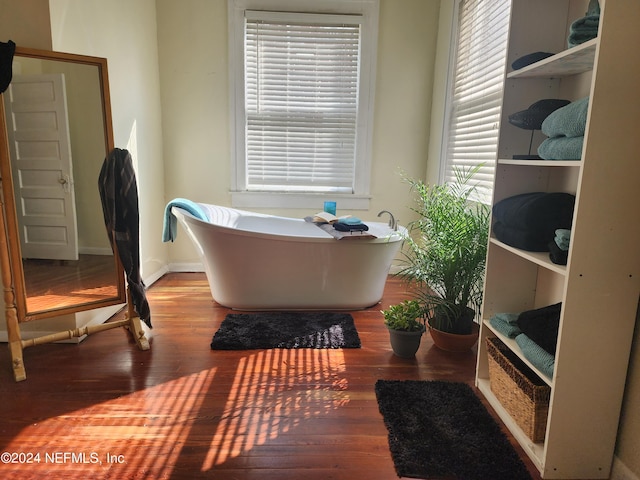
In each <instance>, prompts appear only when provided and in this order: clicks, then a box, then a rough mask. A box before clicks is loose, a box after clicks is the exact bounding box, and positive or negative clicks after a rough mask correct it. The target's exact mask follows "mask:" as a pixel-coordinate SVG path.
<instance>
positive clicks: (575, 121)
mask: <svg viewBox="0 0 640 480" xmlns="http://www.w3.org/2000/svg"><path fill="white" fill-rule="evenodd" d="M588 109H589V97H584V98H581V99H580V100H576V101H575V102H571V103H570V104H569V105H565V106H564V107H561V108H559V109H557V110H555V111H553V112H552V113H551V114H550V115H549V116H548V117H547V118H545V119H544V121H543V122H542V133H544V134H545V135H546V136H547V137H579V136H582V135H584V132H585V130H586V127H587V111H588ZM578 158H580V157H578Z"/></svg>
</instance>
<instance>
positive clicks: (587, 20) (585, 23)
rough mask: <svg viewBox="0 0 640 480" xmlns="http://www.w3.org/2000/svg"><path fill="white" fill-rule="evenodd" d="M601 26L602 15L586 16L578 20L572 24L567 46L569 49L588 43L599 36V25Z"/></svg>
mask: <svg viewBox="0 0 640 480" xmlns="http://www.w3.org/2000/svg"><path fill="white" fill-rule="evenodd" d="M599 24H600V14H597V15H586V16H584V17H582V18H579V19H577V20H576V21H575V22H573V23H572V24H571V28H570V29H569V37H568V38H567V45H568V47H569V48H572V47H575V46H577V45H580V44H581V43H584V42H587V41H589V40H591V39H592V38H596V37H597V36H598V25H599Z"/></svg>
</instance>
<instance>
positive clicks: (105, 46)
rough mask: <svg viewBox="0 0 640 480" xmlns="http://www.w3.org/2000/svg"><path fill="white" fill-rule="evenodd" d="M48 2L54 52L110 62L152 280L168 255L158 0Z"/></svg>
mask: <svg viewBox="0 0 640 480" xmlns="http://www.w3.org/2000/svg"><path fill="white" fill-rule="evenodd" d="M176 3H179V2H176ZM49 4H50V7H49V8H50V14H51V35H52V42H53V49H54V50H58V51H63V52H73V53H79V54H85V55H94V56H98V57H105V58H107V61H108V71H109V88H110V94H111V109H112V115H113V131H114V140H115V146H116V147H119V148H126V149H128V150H129V151H130V152H131V154H132V157H133V161H134V166H135V167H136V174H137V182H138V193H139V206H140V236H141V238H140V242H141V247H140V251H141V271H142V276H143V278H144V279H147V280H149V279H151V280H153V279H155V278H156V277H157V276H158V275H160V274H161V273H162V272H163V271H164V268H165V266H166V251H167V249H166V246H165V245H163V244H162V242H161V236H162V214H163V211H164V204H165V202H164V187H165V184H164V168H163V145H162V141H163V138H162V130H161V118H162V117H161V108H160V79H159V75H158V44H157V29H156V5H155V1H154V0H135V1H133V2H132V1H129V0H109V1H107V2H105V1H103V0H82V1H81V2H79V1H77V0H50V2H49ZM97 161H99V160H97Z"/></svg>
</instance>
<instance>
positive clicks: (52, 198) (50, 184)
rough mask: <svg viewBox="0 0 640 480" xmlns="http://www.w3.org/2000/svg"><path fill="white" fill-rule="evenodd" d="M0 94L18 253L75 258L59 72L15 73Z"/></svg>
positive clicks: (65, 119) (72, 202)
mask: <svg viewBox="0 0 640 480" xmlns="http://www.w3.org/2000/svg"><path fill="white" fill-rule="evenodd" d="M4 97H5V110H6V112H7V113H6V115H7V127H8V128H7V130H8V137H9V145H10V150H11V168H12V171H13V183H14V190H15V196H16V211H17V212H16V213H17V216H18V227H19V230H20V244H21V247H22V257H23V258H47V259H55V260H77V259H78V230H77V221H76V204H75V195H74V189H73V173H72V168H71V167H72V163H71V142H70V139H69V124H68V116H67V98H66V91H65V83H64V75H63V74H46V75H23V76H19V75H16V76H14V77H13V80H12V82H11V84H10V85H9V88H8V90H7V91H6V92H5V94H4ZM96 188H97V187H96Z"/></svg>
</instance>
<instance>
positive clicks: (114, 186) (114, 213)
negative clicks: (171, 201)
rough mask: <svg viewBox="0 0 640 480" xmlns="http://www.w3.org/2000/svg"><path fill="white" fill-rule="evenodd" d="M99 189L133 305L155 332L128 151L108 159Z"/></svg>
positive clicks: (120, 152)
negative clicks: (142, 268)
mask: <svg viewBox="0 0 640 480" xmlns="http://www.w3.org/2000/svg"><path fill="white" fill-rule="evenodd" d="M98 189H99V190H100V199H101V201H102V212H103V213H104V223H105V226H106V227H107V233H108V235H109V241H110V242H111V248H112V250H113V251H114V252H116V251H117V252H118V256H119V257H120V260H121V262H122V266H123V267H124V270H125V273H126V275H127V283H128V285H129V294H130V296H131V301H132V302H133V305H134V307H135V309H136V311H137V312H138V315H139V316H140V319H141V320H142V321H143V322H144V323H146V324H147V325H148V326H149V328H151V312H150V310H149V302H148V301H147V296H146V294H145V285H144V282H143V281H142V278H141V277H140V224H139V221H140V218H139V213H138V186H137V183H136V174H135V172H134V170H133V163H132V161H131V154H130V153H129V152H128V151H127V150H124V149H121V148H114V149H113V151H111V153H110V154H109V155H108V156H107V158H105V159H104V163H103V164H102V169H101V170H100V176H99V178H98ZM114 242H115V243H114Z"/></svg>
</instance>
